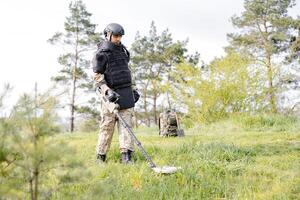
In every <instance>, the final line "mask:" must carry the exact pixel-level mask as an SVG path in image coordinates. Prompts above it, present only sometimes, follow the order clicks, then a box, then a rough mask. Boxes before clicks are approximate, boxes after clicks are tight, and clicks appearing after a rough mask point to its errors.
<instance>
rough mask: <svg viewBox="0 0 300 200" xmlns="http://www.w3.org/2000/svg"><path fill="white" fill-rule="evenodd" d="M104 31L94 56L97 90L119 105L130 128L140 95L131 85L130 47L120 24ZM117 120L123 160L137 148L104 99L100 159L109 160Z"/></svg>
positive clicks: (122, 115)
mask: <svg viewBox="0 0 300 200" xmlns="http://www.w3.org/2000/svg"><path fill="white" fill-rule="evenodd" d="M104 35H105V40H104V41H103V42H101V43H99V44H98V50H97V52H96V54H95V56H94V58H93V71H94V73H95V76H94V81H95V84H96V87H97V90H100V91H101V93H102V94H104V95H105V98H106V99H107V100H108V101H109V102H113V103H116V104H117V105H118V107H119V109H118V114H119V115H120V116H121V117H122V118H123V119H124V121H125V122H126V124H127V125H128V126H129V127H130V128H131V126H132V116H133V107H134V104H135V103H136V102H137V101H138V99H139V94H138V92H137V91H136V90H135V89H133V86H132V77H131V72H130V69H129V67H128V62H129V59H130V54H129V51H128V50H127V49H126V47H125V46H124V45H123V44H122V43H121V38H122V36H123V35H124V29H123V27H122V26H121V25H119V24H116V23H111V24H109V25H108V26H107V27H106V28H105V29H104ZM117 122H118V123H117ZM116 123H117V124H118V132H119V145H120V152H121V161H122V163H124V164H128V163H131V162H132V154H133V152H134V141H133V138H132V136H131V135H130V134H129V133H128V131H127V130H126V128H125V127H124V126H122V124H121V123H120V121H119V119H118V117H117V116H116V114H115V113H113V112H110V111H109V110H108V108H107V107H106V106H105V105H104V103H102V104H101V121H100V132H99V137H98V144H97V147H96V153H97V162H98V163H103V162H105V161H106V155H107V152H108V150H109V148H110V144H111V141H112V137H113V133H114V127H115V124H116Z"/></svg>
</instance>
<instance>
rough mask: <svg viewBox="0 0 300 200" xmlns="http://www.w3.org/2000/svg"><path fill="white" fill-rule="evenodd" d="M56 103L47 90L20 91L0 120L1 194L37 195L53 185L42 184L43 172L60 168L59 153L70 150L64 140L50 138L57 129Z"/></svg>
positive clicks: (44, 175) (15, 196)
mask: <svg viewBox="0 0 300 200" xmlns="http://www.w3.org/2000/svg"><path fill="white" fill-rule="evenodd" d="M56 107H57V100H56V98H55V97H54V96H53V95H51V92H50V91H48V92H45V93H43V94H37V93H35V95H30V94H24V95H22V96H21V97H20V99H19V100H18V102H17V104H16V105H15V106H14V108H13V109H12V112H11V113H10V115H9V116H7V117H3V118H2V119H1V120H0V130H1V131H0V133H1V138H2V139H3V140H1V151H0V152H1V153H0V155H1V156H0V157H1V163H0V164H1V165H0V166H1V179H0V184H1V185H4V183H5V185H4V187H1V190H0V195H1V197H3V198H8V199H16V198H29V197H30V199H37V198H38V196H40V194H43V193H44V192H49V191H51V190H52V189H54V188H49V187H47V184H45V183H46V182H47V178H49V177H48V176H46V173H48V172H51V170H53V169H57V168H62V167H63V165H64V164H65V161H64V158H63V157H62V155H63V154H65V153H66V152H68V151H70V149H69V147H67V145H66V144H65V143H64V142H62V141H55V142H54V140H53V136H54V135H55V133H58V132H59V131H60V130H59V128H58V126H57V124H56V119H57V116H56V113H55V109H56ZM64 173H65V172H64ZM59 177H60V176H59V174H57V178H58V179H59Z"/></svg>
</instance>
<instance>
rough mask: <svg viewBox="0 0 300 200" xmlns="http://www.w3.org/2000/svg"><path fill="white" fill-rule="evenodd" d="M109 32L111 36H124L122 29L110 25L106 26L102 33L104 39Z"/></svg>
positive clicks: (114, 24)
mask: <svg viewBox="0 0 300 200" xmlns="http://www.w3.org/2000/svg"><path fill="white" fill-rule="evenodd" d="M109 32H111V33H112V34H113V35H124V34H125V31H124V28H123V27H122V26H121V25H120V24H117V23H111V24H108V25H107V26H106V28H105V29H104V31H103V33H104V35H105V37H106V36H107V33H109Z"/></svg>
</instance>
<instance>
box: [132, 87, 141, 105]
mask: <svg viewBox="0 0 300 200" xmlns="http://www.w3.org/2000/svg"><path fill="white" fill-rule="evenodd" d="M133 97H134V103H136V102H137V101H138V100H139V98H140V94H139V93H138V91H137V90H136V89H134V90H133Z"/></svg>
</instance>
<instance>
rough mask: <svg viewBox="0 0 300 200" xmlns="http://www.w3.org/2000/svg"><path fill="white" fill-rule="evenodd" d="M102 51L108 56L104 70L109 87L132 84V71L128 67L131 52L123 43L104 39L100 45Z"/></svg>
mask: <svg viewBox="0 0 300 200" xmlns="http://www.w3.org/2000/svg"><path fill="white" fill-rule="evenodd" d="M99 49H100V51H102V52H105V55H106V56H107V60H108V62H107V66H106V70H105V72H104V77H105V81H106V83H107V85H108V87H110V88H112V89H119V88H124V87H129V86H131V85H132V80H131V72H130V70H129V67H128V62H129V53H128V51H127V49H126V48H125V47H124V46H123V45H122V44H120V45H116V44H114V43H112V42H109V41H104V42H102V44H101V45H100V47H99Z"/></svg>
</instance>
